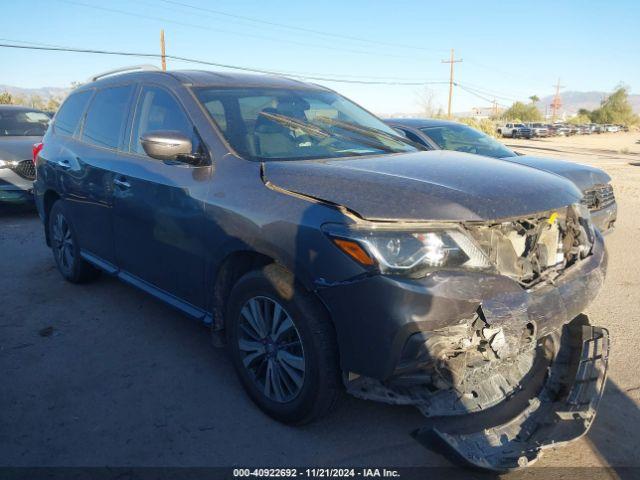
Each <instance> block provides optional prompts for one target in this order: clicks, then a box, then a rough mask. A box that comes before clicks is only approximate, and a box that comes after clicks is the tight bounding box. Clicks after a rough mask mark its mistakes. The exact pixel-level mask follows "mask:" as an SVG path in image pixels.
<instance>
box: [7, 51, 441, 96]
mask: <svg viewBox="0 0 640 480" xmlns="http://www.w3.org/2000/svg"><path fill="white" fill-rule="evenodd" d="M0 48H15V49H23V50H44V51H55V52H73V53H87V54H95V55H119V56H127V57H142V58H160V59H161V58H162V54H158V53H141V52H123V51H114V50H97V49H88V48H71V47H62V46H37V45H15V44H8V43H0ZM165 58H167V59H171V60H177V61H182V62H189V63H195V64H199V65H208V66H214V67H220V68H227V69H231V70H240V71H245V72H252V73H262V74H267V75H278V76H290V77H296V78H304V79H308V80H317V81H323V82H336V83H353V84H361V85H401V86H423V85H438V84H446V83H447V82H446V81H424V82H396V81H379V80H355V79H340V78H331V77H328V76H319V75H316V74H309V75H292V74H284V73H282V72H278V71H275V70H265V69H260V68H252V67H245V66H239V65H230V64H225V63H219V62H210V61H207V60H199V59H195V58H188V57H182V56H179V55H165Z"/></svg>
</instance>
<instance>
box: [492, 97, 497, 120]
mask: <svg viewBox="0 0 640 480" xmlns="http://www.w3.org/2000/svg"><path fill="white" fill-rule="evenodd" d="M492 103H493V116H494V117H497V116H498V101H497V100H496V99H495V98H494V99H493V102H492Z"/></svg>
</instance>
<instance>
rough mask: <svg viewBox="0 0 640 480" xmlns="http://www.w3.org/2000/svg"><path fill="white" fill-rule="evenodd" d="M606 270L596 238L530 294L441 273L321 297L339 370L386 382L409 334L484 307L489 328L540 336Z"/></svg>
mask: <svg viewBox="0 0 640 480" xmlns="http://www.w3.org/2000/svg"><path fill="white" fill-rule="evenodd" d="M606 266H607V254H606V250H605V247H604V242H603V239H602V236H601V235H600V234H597V235H596V242H595V244H594V248H593V253H592V255H590V256H589V257H588V258H586V259H584V260H583V261H581V262H580V263H579V264H576V265H574V266H572V267H570V268H568V269H567V270H566V271H565V272H564V273H563V275H562V276H561V277H559V278H558V279H556V280H555V285H551V284H539V285H537V286H535V287H533V288H532V289H530V290H525V289H523V288H522V287H521V286H520V285H519V284H517V283H516V282H515V281H514V280H512V279H510V278H507V277H505V276H501V275H494V274H484V273H474V272H437V273H434V274H432V275H430V276H428V277H426V278H424V279H420V280H410V279H400V278H397V277H396V278H394V277H387V276H380V275H378V276H373V277H367V278H364V279H360V280H356V281H352V282H345V283H342V284H338V285H333V286H328V287H326V286H325V287H323V288H320V289H319V290H318V294H319V295H320V297H321V299H322V300H323V302H324V303H325V305H326V306H327V308H328V309H329V311H330V313H331V316H332V318H333V320H334V324H335V326H336V331H337V336H338V344H339V349H340V358H341V364H342V365H341V366H342V369H343V370H344V371H345V372H352V373H355V374H358V375H362V376H366V377H370V378H372V379H376V380H387V379H389V378H390V377H391V376H392V375H393V374H394V372H395V371H396V369H397V368H398V366H399V365H400V363H401V358H402V356H403V351H404V350H405V347H406V346H407V345H408V341H409V339H410V337H411V336H412V335H415V334H420V332H430V331H433V330H436V329H439V328H444V327H449V326H452V325H456V324H459V323H461V322H464V321H465V320H466V319H469V318H471V317H473V315H475V314H476V312H477V311H478V308H479V307H482V311H483V313H484V315H485V317H486V319H487V322H488V323H489V324H490V325H492V326H504V327H505V328H506V329H511V330H515V331H522V330H523V329H525V328H526V325H528V324H530V323H533V324H534V325H535V331H536V332H537V335H536V336H537V338H541V337H543V336H546V335H549V334H551V333H553V332H555V331H557V330H559V329H560V328H561V327H562V325H564V324H566V323H568V322H569V321H571V319H573V318H575V317H576V316H577V315H578V314H580V313H581V312H582V311H583V310H584V308H585V307H586V306H587V305H588V304H589V303H590V302H591V301H592V300H593V299H594V298H595V296H596V295H597V294H598V292H599V291H600V288H601V286H602V284H603V282H604V278H605V274H606Z"/></svg>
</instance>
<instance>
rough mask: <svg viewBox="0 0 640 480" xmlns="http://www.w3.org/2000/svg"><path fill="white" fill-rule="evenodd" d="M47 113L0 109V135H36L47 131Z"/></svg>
mask: <svg viewBox="0 0 640 480" xmlns="http://www.w3.org/2000/svg"><path fill="white" fill-rule="evenodd" d="M49 120H51V119H50V118H49V115H47V114H46V113H44V112H40V111H38V110H11V109H7V110H4V109H2V110H0V137H9V136H20V137H26V136H36V137H41V136H42V135H44V134H45V132H46V131H47V126H48V125H49Z"/></svg>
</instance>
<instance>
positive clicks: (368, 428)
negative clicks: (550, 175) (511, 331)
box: [0, 134, 640, 478]
mask: <svg viewBox="0 0 640 480" xmlns="http://www.w3.org/2000/svg"><path fill="white" fill-rule="evenodd" d="M639 140H640V135H637V134H605V135H593V136H589V137H572V138H568V139H564V138H560V139H545V140H530V141H526V140H509V141H508V143H509V144H510V145H512V146H513V147H515V148H516V149H517V150H519V151H521V152H522V153H530V154H534V155H539V156H550V157H557V158H563V159H568V160H573V161H577V162H583V163H588V164H591V165H595V166H598V167H601V168H604V169H605V170H606V171H607V172H609V174H610V175H611V176H612V178H613V184H614V186H615V191H616V195H617V198H618V203H619V207H620V211H619V220H618V227H617V230H616V231H615V232H614V233H613V234H611V235H610V236H608V237H607V239H606V242H607V245H608V249H609V252H610V263H609V274H608V278H607V281H606V284H605V287H604V290H603V291H602V292H601V294H600V296H599V297H598V298H597V300H596V301H595V302H594V303H593V304H592V306H591V307H590V308H589V310H588V312H587V313H588V314H589V315H590V316H591V319H592V322H593V323H594V324H597V325H602V326H605V327H607V328H608V329H609V331H610V333H611V337H612V353H611V360H610V370H609V372H610V376H609V383H608V387H607V390H606V393H605V397H604V399H603V402H602V404H601V409H600V414H599V416H598V418H597V419H596V422H595V424H594V426H593V428H592V429H591V431H590V432H589V434H588V436H587V437H586V438H584V439H582V440H580V441H578V442H576V443H574V444H572V445H570V446H568V447H566V448H562V449H558V450H557V451H549V452H548V453H546V454H545V456H544V457H543V458H542V460H541V461H540V462H539V463H538V464H537V465H536V466H534V467H533V468H532V469H530V470H529V472H530V473H532V474H534V473H535V472H538V474H539V473H540V472H543V473H542V476H544V477H545V478H550V477H554V478H568V477H570V476H571V472H572V470H566V469H561V470H557V469H544V470H540V469H539V467H551V466H553V467H559V466H561V467H577V466H585V465H588V466H611V467H613V469H612V470H608V471H603V470H590V471H586V472H585V471H582V473H581V474H580V475H581V476H582V477H590V476H596V475H597V476H599V477H602V476H605V477H611V478H617V477H618V476H621V477H627V478H631V475H633V472H629V471H626V470H624V469H623V468H622V467H624V466H636V467H640V348H639V347H638V342H639V340H640V316H639V314H638V308H639V307H640V252H639V251H638V248H639V247H640V241H639V239H640V215H638V212H639V211H640V166H632V165H630V164H629V163H630V162H640V144H638V141H639ZM620 151H624V152H630V153H628V154H627V153H625V154H621V153H620ZM0 272H2V275H0V374H1V375H2V377H1V379H2V381H1V382H0V466H20V465H23V466H37V465H45V466H51V465H53V466H101V465H109V466H145V465H146V466H216V465H219V466H230V465H234V466H238V465H239V466H246V465H253V466H270V465H271V466H285V465H298V466H300V465H310V464H311V465H320V466H337V465H343V466H344V465H352V466H353V465H361V466H370V465H374V466H426V465H436V466H438V465H440V466H443V465H444V466H446V465H449V463H448V461H447V460H445V459H444V458H443V457H441V456H440V455H438V454H435V453H432V452H430V451H428V450H426V449H424V448H423V447H422V446H420V445H418V444H417V442H415V441H414V440H413V439H412V438H411V437H410V436H409V432H411V431H412V430H413V429H414V428H416V427H417V426H420V423H421V422H423V420H422V419H421V417H420V415H419V414H418V413H417V412H416V411H415V410H414V409H411V408H398V407H392V406H386V405H380V404H376V403H371V402H365V401H360V400H356V399H353V398H348V399H345V400H344V402H343V403H342V406H341V408H340V409H339V410H338V411H337V412H335V413H334V414H333V415H331V416H329V417H328V418H326V419H324V420H322V421H320V422H318V423H316V424H314V425H310V426H306V427H303V428H291V427H286V426H283V425H280V424H278V423H276V422H274V421H272V420H271V419H269V418H267V417H265V416H264V415H262V414H261V413H260V412H259V411H258V410H257V409H256V408H255V407H254V406H253V405H252V404H251V402H250V401H249V400H248V399H247V397H246V395H245V394H244V392H243V391H242V389H241V387H240V385H239V383H238V382H237V380H236V378H235V376H234V373H233V371H232V368H231V364H230V362H229V361H228V359H227V357H226V355H225V352H224V351H223V350H213V349H211V348H210V345H209V339H208V336H207V334H206V332H205V331H204V329H203V328H202V327H200V326H199V325H197V324H195V323H194V322H191V321H189V320H187V319H185V318H183V317H182V316H181V315H179V314H177V313H176V312H175V311H173V310H172V309H171V308H169V307H167V306H165V305H163V304H161V303H159V302H158V301H156V300H154V299H152V298H150V297H149V296H147V295H145V294H143V293H141V292H139V291H137V290H135V289H133V288H131V287H128V286H126V285H123V284H121V283H119V282H117V281H115V280H113V279H110V278H106V277H103V278H101V279H100V280H98V281H97V282H96V283H93V284H91V285H84V286H74V285H70V284H68V283H65V282H63V281H62V280H61V279H60V277H59V275H58V273H57V272H56V271H55V269H54V266H53V260H52V258H51V255H50V252H49V251H48V249H47V248H46V247H45V245H44V241H43V235H42V229H41V226H40V224H39V221H38V220H37V218H36V217H35V215H34V214H33V212H26V213H19V212H18V213H16V212H9V213H6V212H5V213H1V212H0ZM47 327H52V330H42V329H45V328H47ZM39 332H42V334H40V333H39ZM637 472H638V471H636V473H637ZM538 478H539V477H538ZM572 478H574V477H572Z"/></svg>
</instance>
